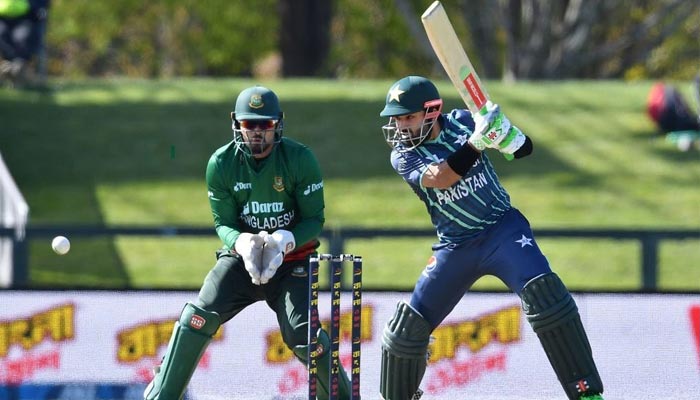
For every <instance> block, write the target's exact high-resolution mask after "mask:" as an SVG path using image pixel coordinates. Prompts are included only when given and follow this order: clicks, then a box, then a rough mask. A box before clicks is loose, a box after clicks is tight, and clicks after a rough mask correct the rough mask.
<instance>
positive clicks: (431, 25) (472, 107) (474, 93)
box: [421, 1, 489, 114]
mask: <svg viewBox="0 0 700 400" xmlns="http://www.w3.org/2000/svg"><path fill="white" fill-rule="evenodd" d="M421 21H423V26H424V27H425V33H427V34H428V39H429V40H430V44H431V45H432V46H433V50H434V51H435V55H437V57H438V59H439V60H440V63H441V64H442V67H443V68H444V69H445V72H447V76H448V77H449V78H450V81H452V84H453V85H454V86H455V88H457V91H458V92H459V95H460V97H462V100H464V103H465V104H466V105H467V108H468V109H469V111H471V113H472V114H476V113H478V112H480V111H481V110H484V113H485V112H486V110H485V109H484V105H485V104H486V101H488V100H489V94H488V93H487V92H486V88H484V86H483V85H482V84H481V80H480V79H479V75H477V74H476V71H475V70H474V67H473V66H472V63H471V62H470V61H469V57H468V56H467V53H465V52H464V48H463V47H462V44H461V43H460V41H459V38H458V37H457V34H456V33H455V30H454V28H453V27H452V24H451V23H450V19H449V18H448V17H447V13H446V12H445V9H444V8H443V7H442V3H440V2H439V1H435V2H433V4H431V5H430V7H428V9H427V10H425V12H424V13H423V15H422V16H421Z"/></svg>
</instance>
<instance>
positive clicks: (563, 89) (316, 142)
mask: <svg viewBox="0 0 700 400" xmlns="http://www.w3.org/2000/svg"><path fill="white" fill-rule="evenodd" d="M253 83H256V82H253V81H250V80H236V79H227V80H215V79H201V80H197V79H188V80H172V81H140V80H95V81H76V82H73V81H58V82H52V84H53V90H51V91H50V92H47V93H38V92H22V91H12V90H8V89H0V121H1V123H2V128H1V129H2V131H1V133H0V152H1V153H2V155H3V157H4V159H5V161H6V163H7V164H8V166H9V167H10V169H11V171H12V173H13V175H14V178H15V180H16V181H17V184H18V185H19V187H20V189H21V190H22V192H23V193H24V195H25V197H26V199H27V201H28V203H29V204H30V207H31V222H30V223H31V224H32V225H81V224H88V225H102V224H104V225H108V226H118V225H193V226H203V227H204V226H210V225H211V216H210V214H209V209H208V202H207V199H206V189H205V184H204V168H205V166H206V162H207V160H208V158H209V156H210V155H211V153H212V152H213V151H214V150H215V149H216V148H218V147H219V146H221V145H223V144H225V143H226V142H228V141H230V139H231V132H230V122H229V119H228V114H229V112H230V111H231V109H232V106H233V103H234V101H235V96H236V95H237V93H238V92H239V91H240V90H241V89H243V88H245V87H247V86H250V85H251V84H253ZM260 83H263V84H265V85H266V86H268V87H270V88H272V89H273V90H275V91H276V92H277V93H278V95H279V96H280V99H281V103H282V107H283V109H284V111H285V115H286V118H285V134H286V135H288V136H290V137H293V138H295V139H298V140H300V141H302V142H304V143H306V144H308V145H309V146H310V147H311V148H312V149H313V150H314V151H315V153H316V154H317V156H318V158H319V161H320V163H321V167H322V169H323V171H324V178H325V193H326V211H327V212H326V218H327V223H326V226H327V227H328V228H333V227H381V228H388V227H411V228H429V227H430V224H429V219H428V216H427V214H426V213H425V209H424V206H423V205H422V203H421V202H419V201H418V200H417V198H416V197H415V195H413V194H412V193H411V191H410V190H409V188H408V186H407V185H406V184H405V183H403V181H402V180H401V179H400V178H399V177H398V176H397V175H396V174H395V173H394V172H393V170H392V169H391V167H390V165H389V162H388V154H389V148H388V146H387V145H386V144H385V142H384V139H383V136H382V133H381V129H380V127H381V125H382V124H383V123H384V122H385V121H384V120H383V119H381V118H379V116H378V113H379V110H380V109H381V108H382V107H383V103H384V96H385V94H386V90H388V88H389V86H390V84H391V81H354V80H353V81H344V80H284V81H268V82H260ZM486 84H487V86H488V88H489V92H490V94H491V95H492V97H493V98H494V99H496V100H497V101H498V102H499V103H500V104H501V105H502V108H503V109H504V110H505V111H506V113H507V115H508V116H509V118H510V119H511V120H512V121H513V122H514V123H516V124H517V125H518V126H519V127H521V128H522V129H523V131H525V132H526V133H528V134H529V135H530V136H531V137H532V138H533V140H534V142H535V152H534V154H533V155H532V156H531V157H529V158H526V159H524V160H519V161H514V162H507V161H505V160H503V159H502V157H500V156H499V155H497V154H495V155H494V156H492V157H491V159H492V160H494V162H495V164H496V166H497V169H498V172H499V176H500V178H501V180H502V183H503V184H504V186H505V187H506V188H507V189H508V190H509V192H510V194H511V198H512V201H513V203H514V205H515V206H516V207H518V208H520V209H521V210H522V211H523V212H524V214H525V215H526V216H527V217H528V219H529V220H530V222H531V224H532V226H533V228H534V229H535V230H537V229H545V228H588V229H594V228H623V229H647V228H649V229H676V228H683V229H689V228H690V229H698V228H700V190H699V189H700V157H699V155H698V152H688V153H682V152H680V151H678V150H677V149H676V148H675V147H674V146H673V145H672V144H670V143H666V142H665V141H663V139H660V138H659V137H657V136H655V127H654V126H653V125H652V123H651V121H650V120H649V119H648V117H647V116H646V114H645V104H646V96H647V93H648V91H649V88H650V87H651V84H652V83H651V82H638V83H625V82H621V81H590V82H567V81H564V82H556V83H551V82H546V83H542V82H523V83H518V84H513V85H506V84H502V83H499V82H487V83H486ZM438 88H439V89H440V91H441V93H442V94H443V96H444V97H445V99H446V107H447V108H454V107H458V106H460V103H459V100H458V97H457V96H456V95H455V92H454V90H453V89H452V87H451V85H449V83H448V82H446V81H444V82H438ZM688 98H690V97H689V96H688ZM212 232H213V230H212ZM72 239H73V248H72V250H71V252H70V253H69V254H68V255H66V256H63V257H59V256H56V255H55V254H53V253H52V252H51V250H50V246H49V240H48V239H46V240H44V239H43V238H42V239H41V240H39V239H36V240H32V242H31V246H30V260H29V262H30V279H31V282H32V285H34V286H38V287H39V286H40V287H45V286H58V287H65V286H75V285H84V286H98V287H114V288H123V287H136V288H146V287H148V288H151V287H178V288H182V287H185V288H197V287H198V286H199V284H200V283H201V281H202V279H203V278H204V275H205V274H206V272H207V271H208V269H209V268H210V267H211V266H212V264H213V261H214V256H213V253H214V250H215V249H216V248H217V247H218V245H219V243H218V240H217V239H216V237H214V236H213V235H212V237H211V238H210V239H209V238H170V237H169V238H154V237H126V236H125V237H116V238H111V237H88V238H80V237H78V238H72ZM433 241H434V237H426V238H424V239H420V240H415V239H401V240H393V239H392V240H389V239H381V240H380V239H377V240H357V241H352V242H348V244H347V248H346V250H348V251H350V252H354V253H356V254H362V255H363V256H364V257H365V286H366V287H368V288H397V289H410V288H411V286H412V284H413V282H414V281H415V279H416V277H417V276H418V273H419V271H420V270H421V269H422V267H423V266H424V264H425V261H426V260H427V258H428V257H429V255H430V244H431V243H432V242H433ZM539 242H540V246H541V247H542V249H543V251H544V252H545V254H546V255H547V256H548V258H549V259H550V262H551V264H552V266H553V268H554V269H555V270H556V271H557V272H559V273H560V275H562V277H563V278H564V280H565V281H566V282H567V283H568V284H569V286H570V287H571V288H573V289H604V290H636V289H638V288H639V285H640V282H641V276H640V263H641V261H640V254H639V243H637V242H634V241H613V240H579V239H576V240H574V239H549V238H547V239H541V240H539ZM659 258H660V260H659V262H660V263H659V266H660V272H659V279H660V287H661V288H662V289H665V290H700V268H699V266H700V241H699V240H688V241H676V242H673V241H669V242H663V244H662V246H661V248H660V254H659ZM477 288H479V289H501V288H503V285H502V284H500V283H499V282H498V281H496V280H495V279H484V280H482V281H479V282H477Z"/></svg>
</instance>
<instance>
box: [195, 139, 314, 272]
mask: <svg viewBox="0 0 700 400" xmlns="http://www.w3.org/2000/svg"><path fill="white" fill-rule="evenodd" d="M207 189H208V195H209V204H210V206H211V210H212V214H213V215H214V226H215V227H216V232H217V234H218V235H219V238H221V240H222V242H223V243H224V248H226V249H233V248H234V243H235V242H236V239H237V238H238V235H239V234H240V233H241V232H250V233H258V232H260V231H267V232H269V233H272V232H274V231H276V230H278V229H286V230H289V231H291V232H292V234H294V238H295V240H296V242H297V249H296V250H295V251H294V252H292V253H291V254H289V255H287V256H285V260H290V259H296V257H295V256H302V255H304V256H305V255H306V254H308V253H310V251H309V250H313V249H315V248H316V247H318V240H317V238H318V235H319V234H320V232H321V229H322V227H323V223H324V214H323V213H324V200H323V179H322V177H321V170H320V167H319V165H318V161H317V160H316V157H315V156H314V155H313V153H312V152H311V150H310V149H309V148H308V147H306V146H304V145H303V144H301V143H298V142H296V141H293V140H291V139H289V138H285V137H283V138H282V141H281V142H280V143H278V144H277V145H276V147H275V149H274V150H273V151H272V152H271V153H270V155H269V156H268V157H266V158H265V159H264V160H259V161H255V160H253V158H252V157H251V156H248V155H245V154H244V153H243V152H242V151H241V150H240V149H238V148H237V146H236V144H235V143H233V142H232V143H229V144H227V145H226V146H223V147H221V148H220V149H218V150H216V152H214V154H213V155H212V156H211V158H210V159H209V163H208V165H207ZM301 253H303V254H301Z"/></svg>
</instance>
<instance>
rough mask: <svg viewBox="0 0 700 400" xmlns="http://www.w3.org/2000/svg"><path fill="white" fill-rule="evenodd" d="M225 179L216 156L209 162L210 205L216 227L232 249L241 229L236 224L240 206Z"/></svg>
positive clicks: (208, 187)
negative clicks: (233, 198) (233, 199)
mask: <svg viewBox="0 0 700 400" xmlns="http://www.w3.org/2000/svg"><path fill="white" fill-rule="evenodd" d="M224 182H225V180H224V178H223V176H222V171H221V168H220V165H219V163H218V160H217V159H216V157H215V156H212V157H211V158H210V159H209V163H208V164H207V195H208V196H209V206H210V207H211V213H212V215H213V216H214V227H215V228H216V233H217V235H219V239H221V241H222V242H223V244H224V247H225V248H228V249H232V248H234V244H235V243H236V239H237V238H238V235H240V233H241V232H240V230H239V229H238V226H237V224H236V216H237V215H238V213H239V210H238V206H237V205H236V203H235V202H234V201H231V192H230V191H229V190H228V189H227V188H226V185H225V183H224Z"/></svg>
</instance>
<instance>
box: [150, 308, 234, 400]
mask: <svg viewBox="0 0 700 400" xmlns="http://www.w3.org/2000/svg"><path fill="white" fill-rule="evenodd" d="M220 325H221V319H220V318H219V314H217V313H215V312H209V311H206V310H203V309H201V308H199V307H197V306H195V305H194V304H191V303H187V304H186V305H185V308H184V309H183V310H182V314H181V315H180V320H179V321H178V322H175V328H174V329H173V334H172V336H171V337H170V343H168V349H167V351H166V352H165V356H163V363H162V364H161V365H160V370H159V371H158V373H157V374H156V376H155V377H154V378H153V381H152V382H151V383H150V384H149V385H148V386H147V387H146V390H145V392H144V394H143V395H144V399H145V400H180V399H181V398H182V395H183V394H184V392H185V388H186V387H187V384H188V383H189V382H190V378H192V374H193V373H194V370H195V368H197V363H198V362H199V359H200V358H202V354H204V350H206V348H207V345H209V342H210V341H211V338H212V337H213V336H214V334H215V333H216V330H217V329H219V326H220Z"/></svg>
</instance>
